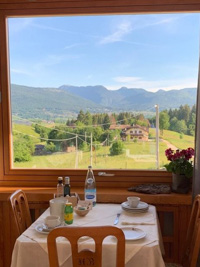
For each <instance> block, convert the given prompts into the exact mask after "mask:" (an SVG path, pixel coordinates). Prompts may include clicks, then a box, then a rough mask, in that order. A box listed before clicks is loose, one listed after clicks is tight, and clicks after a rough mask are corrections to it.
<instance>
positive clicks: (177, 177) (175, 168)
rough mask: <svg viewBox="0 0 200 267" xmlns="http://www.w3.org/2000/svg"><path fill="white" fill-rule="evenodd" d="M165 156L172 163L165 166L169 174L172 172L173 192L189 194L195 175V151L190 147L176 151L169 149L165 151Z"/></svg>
mask: <svg viewBox="0 0 200 267" xmlns="http://www.w3.org/2000/svg"><path fill="white" fill-rule="evenodd" d="M165 155H166V157H167V159H168V160H169V161H170V163H169V164H165V165H164V166H165V168H166V169H167V171H168V172H172V191H174V192H177V193H182V194H185V193H188V192H189V190H190V185H191V178H192V175H193V162H192V157H193V156H194V149H193V148H191V147H189V148H187V149H182V150H179V149H177V150H176V151H174V150H172V149H171V148H168V149H166V150H165Z"/></svg>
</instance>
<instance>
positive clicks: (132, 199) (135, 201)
mask: <svg viewBox="0 0 200 267" xmlns="http://www.w3.org/2000/svg"><path fill="white" fill-rule="evenodd" d="M127 200H128V205H129V206H130V207H131V208H136V207H137V206H138V204H139V202H140V198H139V197H127Z"/></svg>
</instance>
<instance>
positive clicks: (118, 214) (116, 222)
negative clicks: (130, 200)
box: [114, 213, 121, 225]
mask: <svg viewBox="0 0 200 267" xmlns="http://www.w3.org/2000/svg"><path fill="white" fill-rule="evenodd" d="M120 215H121V213H117V217H116V219H115V221H114V225H116V224H118V222H119V216H120Z"/></svg>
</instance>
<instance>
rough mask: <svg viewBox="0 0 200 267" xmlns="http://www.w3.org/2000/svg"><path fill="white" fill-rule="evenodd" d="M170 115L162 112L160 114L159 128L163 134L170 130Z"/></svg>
mask: <svg viewBox="0 0 200 267" xmlns="http://www.w3.org/2000/svg"><path fill="white" fill-rule="evenodd" d="M169 125H170V123H169V115H168V113H167V112H166V111H162V112H160V114H159V127H160V130H161V132H162V134H163V130H164V129H165V130H167V129H168V128H169Z"/></svg>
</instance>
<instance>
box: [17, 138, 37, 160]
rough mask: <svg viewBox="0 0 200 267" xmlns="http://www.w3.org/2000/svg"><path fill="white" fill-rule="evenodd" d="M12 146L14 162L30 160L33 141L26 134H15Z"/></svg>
mask: <svg viewBox="0 0 200 267" xmlns="http://www.w3.org/2000/svg"><path fill="white" fill-rule="evenodd" d="M13 147H14V162H25V161H30V160H31V156H32V154H33V153H34V151H35V146H34V144H33V141H32V140H31V138H30V137H29V136H28V135H25V136H22V135H17V136H15V140H14V142H13Z"/></svg>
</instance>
